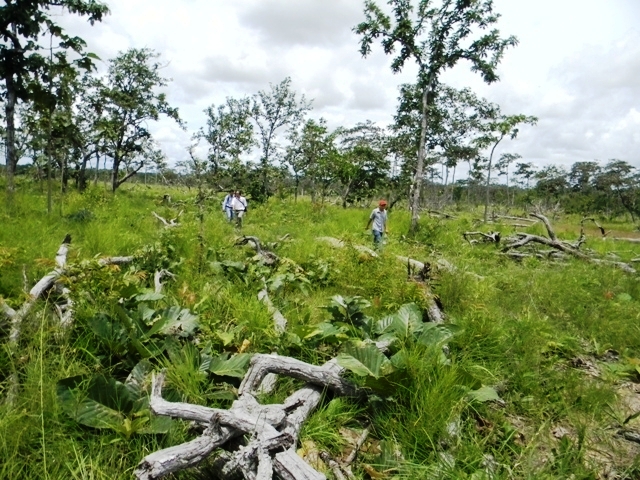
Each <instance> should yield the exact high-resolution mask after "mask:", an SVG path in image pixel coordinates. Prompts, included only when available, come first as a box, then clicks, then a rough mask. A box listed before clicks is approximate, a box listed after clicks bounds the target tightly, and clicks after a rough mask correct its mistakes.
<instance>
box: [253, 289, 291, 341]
mask: <svg viewBox="0 0 640 480" xmlns="http://www.w3.org/2000/svg"><path fill="white" fill-rule="evenodd" d="M258 300H260V301H261V302H262V303H264V304H265V305H266V306H267V310H268V311H269V313H270V314H271V317H272V318H273V326H274V329H275V331H276V333H277V334H278V335H282V334H283V333H284V332H285V331H286V329H287V319H286V318H284V315H282V313H281V312H280V310H278V309H277V308H276V307H275V306H274V305H273V302H272V301H271V299H270V298H269V292H267V289H266V288H263V289H262V290H260V292H258Z"/></svg>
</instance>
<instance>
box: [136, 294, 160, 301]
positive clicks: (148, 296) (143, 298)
mask: <svg viewBox="0 0 640 480" xmlns="http://www.w3.org/2000/svg"><path fill="white" fill-rule="evenodd" d="M164 297H165V296H164V295H163V294H161V293H156V292H147V293H141V294H140V295H136V296H135V299H136V300H137V301H138V302H156V301H158V300H162V299H163V298H164Z"/></svg>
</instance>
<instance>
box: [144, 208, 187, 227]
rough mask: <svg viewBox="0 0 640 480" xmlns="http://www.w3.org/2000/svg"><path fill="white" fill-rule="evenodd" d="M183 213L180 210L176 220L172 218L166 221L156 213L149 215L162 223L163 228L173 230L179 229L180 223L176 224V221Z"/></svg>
mask: <svg viewBox="0 0 640 480" xmlns="http://www.w3.org/2000/svg"><path fill="white" fill-rule="evenodd" d="M183 212H184V211H183V210H181V211H180V213H178V216H177V217H176V218H172V219H171V220H167V219H166V218H164V217H161V216H160V215H158V214H157V213H156V212H151V215H153V216H154V217H156V218H157V219H158V220H160V221H161V222H162V224H163V225H164V228H173V227H179V226H180V223H178V219H179V218H180V216H181V215H182V213H183Z"/></svg>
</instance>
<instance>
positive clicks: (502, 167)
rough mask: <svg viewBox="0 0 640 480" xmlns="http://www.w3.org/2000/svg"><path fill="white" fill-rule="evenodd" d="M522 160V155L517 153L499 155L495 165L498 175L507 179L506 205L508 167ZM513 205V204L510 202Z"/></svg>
mask: <svg viewBox="0 0 640 480" xmlns="http://www.w3.org/2000/svg"><path fill="white" fill-rule="evenodd" d="M521 158H522V155H520V154H519V153H503V154H502V155H500V160H498V163H496V168H497V169H498V175H505V176H506V177H507V203H510V202H509V165H511V164H512V163H513V162H515V161H516V160H519V159H521ZM511 203H513V202H511Z"/></svg>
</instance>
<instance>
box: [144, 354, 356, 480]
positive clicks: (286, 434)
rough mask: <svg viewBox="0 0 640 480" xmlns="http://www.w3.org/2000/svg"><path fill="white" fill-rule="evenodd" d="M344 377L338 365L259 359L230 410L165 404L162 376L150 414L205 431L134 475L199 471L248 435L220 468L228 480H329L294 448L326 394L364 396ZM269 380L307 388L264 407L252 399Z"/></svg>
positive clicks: (157, 379)
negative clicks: (275, 377)
mask: <svg viewBox="0 0 640 480" xmlns="http://www.w3.org/2000/svg"><path fill="white" fill-rule="evenodd" d="M342 373H343V369H342V368H341V367H340V366H338V364H337V363H336V362H335V360H331V361H329V362H327V363H326V364H324V365H323V366H316V365H311V364H308V363H305V362H302V361H300V360H296V359H294V358H290V357H281V356H279V355H264V354H257V355H254V357H253V358H252V360H251V366H250V367H249V370H248V371H247V374H246V375H245V377H244V379H243V381H242V383H241V385H240V388H239V390H238V400H236V401H235V402H233V405H232V406H231V408H230V409H229V410H221V409H215V408H209V407H203V406H199V405H192V404H188V403H174V402H168V401H166V400H164V399H163V398H162V385H163V382H164V375H163V374H159V375H154V378H153V382H152V393H151V399H150V403H149V405H150V407H151V410H152V411H153V412H154V413H155V414H156V415H164V416H169V417H173V418H181V419H184V420H192V421H196V422H198V423H201V424H205V425H207V428H206V430H205V432H204V433H203V434H202V435H201V436H200V437H198V438H196V439H194V440H191V441H190V442H187V443H184V444H182V445H178V446H175V447H171V448H167V449H164V450H160V451H158V452H155V453H152V454H150V455H147V456H146V457H145V458H144V459H143V460H142V461H141V462H140V464H139V465H138V468H137V469H136V471H135V472H134V474H135V475H136V477H137V478H138V479H140V480H151V479H157V478H162V477H164V476H166V475H168V474H170V473H174V472H177V471H179V470H183V469H186V468H190V467H193V466H195V465H197V464H198V463H200V462H202V461H203V460H205V459H206V458H207V457H209V455H211V454H212V453H213V452H214V450H216V449H217V448H220V447H223V446H224V444H225V443H227V442H228V441H229V440H231V439H233V438H237V437H240V436H243V435H250V436H251V437H250V438H249V439H248V441H247V443H246V445H244V446H243V447H241V448H240V449H239V450H236V451H235V452H232V453H231V454H230V455H225V456H224V457H222V459H221V461H220V462H219V463H220V465H218V467H219V468H220V471H221V473H222V475H223V476H224V477H225V478H226V477H228V476H230V475H232V474H234V473H239V474H241V475H242V476H243V477H244V478H245V479H250V480H254V479H256V480H257V479H270V478H272V476H273V474H274V473H275V474H276V475H277V476H278V477H279V478H282V479H285V480H326V477H325V476H324V475H323V474H321V473H319V472H317V471H316V470H314V469H313V468H312V467H311V466H310V465H309V464H307V463H306V462H305V461H304V460H302V458H300V457H299V456H298V455H297V454H296V453H295V447H296V444H297V441H298V436H299V434H300V429H301V427H302V424H303V423H304V422H305V420H306V419H307V418H308V417H309V415H310V414H311V412H312V411H313V410H314V409H315V408H316V406H317V405H318V403H319V402H320V398H321V396H322V391H323V390H325V389H328V390H331V391H332V392H334V393H335V394H337V395H343V396H350V397H360V396H362V395H364V391H363V390H362V389H360V388H358V387H356V386H355V385H352V384H351V383H349V382H347V381H346V380H344V379H343V378H342V377H341V374H342ZM269 374H279V375H285V376H289V377H292V378H295V379H297V380H302V381H304V382H306V385H305V387H303V388H301V389H300V390H298V391H296V392H294V393H293V394H292V395H290V396H289V397H288V398H287V399H286V400H285V401H284V402H283V403H282V404H279V405H261V404H259V403H258V401H257V400H256V399H255V396H254V395H255V393H256V391H257V390H258V389H259V387H260V385H261V384H262V382H263V380H264V379H265V377H267V376H268V375H269ZM217 463H218V462H217Z"/></svg>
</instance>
